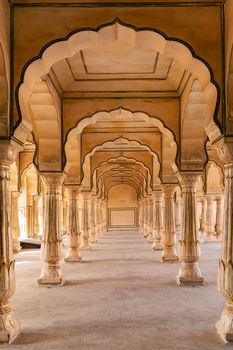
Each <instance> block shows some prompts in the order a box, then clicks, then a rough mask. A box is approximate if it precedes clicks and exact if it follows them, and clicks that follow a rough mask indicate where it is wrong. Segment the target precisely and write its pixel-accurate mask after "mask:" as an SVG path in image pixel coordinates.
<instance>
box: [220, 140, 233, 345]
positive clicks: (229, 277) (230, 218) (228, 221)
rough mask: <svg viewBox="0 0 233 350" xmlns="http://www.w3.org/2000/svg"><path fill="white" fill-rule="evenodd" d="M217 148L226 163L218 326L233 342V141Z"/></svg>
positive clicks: (221, 332)
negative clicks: (223, 302)
mask: <svg viewBox="0 0 233 350" xmlns="http://www.w3.org/2000/svg"><path fill="white" fill-rule="evenodd" d="M216 148H217V151H218V154H219V156H220V158H221V159H222V160H223V161H224V163H225V193H224V216H223V217H224V220H223V235H222V250H221V257H220V259H219V269H218V279H217V285H218V290H219V292H220V294H222V295H223V296H224V297H225V299H226V306H225V308H224V310H223V312H222V315H221V318H220V320H219V321H218V322H217V323H216V327H217V331H218V333H219V334H220V336H221V337H222V338H223V340H224V341H225V342H233V268H232V266H233V142H230V141H228V140H227V138H226V139H221V140H220V141H219V142H218V143H217V144H216Z"/></svg>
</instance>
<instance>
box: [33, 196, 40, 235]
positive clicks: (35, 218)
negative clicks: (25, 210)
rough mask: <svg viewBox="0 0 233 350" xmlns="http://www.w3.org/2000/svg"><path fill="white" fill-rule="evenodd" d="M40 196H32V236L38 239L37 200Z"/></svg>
mask: <svg viewBox="0 0 233 350" xmlns="http://www.w3.org/2000/svg"><path fill="white" fill-rule="evenodd" d="M39 199H40V196H37V195H35V196H33V238H34V239H39V205H38V202H39Z"/></svg>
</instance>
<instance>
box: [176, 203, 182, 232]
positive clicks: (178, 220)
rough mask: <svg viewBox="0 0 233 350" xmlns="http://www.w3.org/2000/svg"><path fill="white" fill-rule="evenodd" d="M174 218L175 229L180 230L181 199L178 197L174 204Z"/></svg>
mask: <svg viewBox="0 0 233 350" xmlns="http://www.w3.org/2000/svg"><path fill="white" fill-rule="evenodd" d="M175 208H176V209H175V212H176V214H175V220H176V230H177V231H179V232H180V231H181V226H182V225H181V212H182V199H181V198H180V197H178V198H177V200H176V206H175Z"/></svg>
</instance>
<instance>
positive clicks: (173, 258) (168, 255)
mask: <svg viewBox="0 0 233 350" xmlns="http://www.w3.org/2000/svg"><path fill="white" fill-rule="evenodd" d="M177 261H179V257H178V255H177V253H176V250H175V248H174V247H169V248H168V247H165V248H163V253H162V257H161V262H177Z"/></svg>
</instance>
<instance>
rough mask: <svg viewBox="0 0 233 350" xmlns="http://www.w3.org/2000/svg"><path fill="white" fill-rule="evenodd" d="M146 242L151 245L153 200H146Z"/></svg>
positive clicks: (150, 198)
mask: <svg viewBox="0 0 233 350" xmlns="http://www.w3.org/2000/svg"><path fill="white" fill-rule="evenodd" d="M147 233H148V235H147V241H148V242H149V243H153V241H154V240H153V198H152V196H150V197H149V198H148V226H147Z"/></svg>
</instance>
